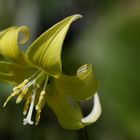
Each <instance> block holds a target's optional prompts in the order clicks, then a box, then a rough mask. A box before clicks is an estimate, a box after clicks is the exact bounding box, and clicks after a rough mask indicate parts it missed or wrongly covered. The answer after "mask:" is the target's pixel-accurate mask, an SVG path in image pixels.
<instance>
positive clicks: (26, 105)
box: [23, 95, 32, 115]
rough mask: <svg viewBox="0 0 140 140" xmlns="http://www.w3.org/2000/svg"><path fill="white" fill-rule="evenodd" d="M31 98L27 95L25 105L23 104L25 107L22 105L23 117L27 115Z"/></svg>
mask: <svg viewBox="0 0 140 140" xmlns="http://www.w3.org/2000/svg"><path fill="white" fill-rule="evenodd" d="M31 98H32V96H31V95H29V96H28V98H27V101H26V103H25V105H24V109H23V115H26V114H27V111H28V108H29V105H30V103H31Z"/></svg>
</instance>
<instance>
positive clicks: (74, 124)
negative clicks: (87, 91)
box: [46, 90, 83, 129]
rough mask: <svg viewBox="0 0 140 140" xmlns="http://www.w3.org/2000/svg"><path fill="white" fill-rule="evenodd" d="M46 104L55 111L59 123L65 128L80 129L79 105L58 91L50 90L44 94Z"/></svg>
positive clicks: (81, 125)
mask: <svg viewBox="0 0 140 140" xmlns="http://www.w3.org/2000/svg"><path fill="white" fill-rule="evenodd" d="M46 100H47V104H48V105H49V106H50V108H51V109H52V110H53V111H54V112H55V114H56V115H57V118H58V120H59V123H60V124H61V125H62V126H63V127H64V128H67V129H80V128H82V127H83V124H82V123H81V119H82V112H81V109H80V107H79V105H78V104H77V103H76V102H74V101H73V100H72V99H70V98H68V97H67V96H66V95H64V94H62V93H61V92H60V91H57V90H54V91H53V90H52V91H51V92H50V93H49V94H47V96H46Z"/></svg>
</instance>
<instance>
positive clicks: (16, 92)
mask: <svg viewBox="0 0 140 140" xmlns="http://www.w3.org/2000/svg"><path fill="white" fill-rule="evenodd" d="M19 93H20V90H16V91H14V92H13V93H12V94H11V95H10V96H9V97H8V98H7V99H6V101H5V102H4V104H3V107H5V106H6V105H7V103H8V102H9V101H10V100H11V98H12V97H14V96H16V95H18V94H19Z"/></svg>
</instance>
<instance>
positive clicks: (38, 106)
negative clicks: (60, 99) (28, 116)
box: [35, 90, 46, 125]
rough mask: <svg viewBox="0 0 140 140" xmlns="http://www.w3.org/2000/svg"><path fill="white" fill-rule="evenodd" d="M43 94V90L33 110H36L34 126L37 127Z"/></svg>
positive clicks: (42, 103)
mask: <svg viewBox="0 0 140 140" xmlns="http://www.w3.org/2000/svg"><path fill="white" fill-rule="evenodd" d="M45 94H46V92H45V91H44V90H43V91H41V93H40V96H39V101H38V103H37V105H36V107H35V109H36V123H35V125H37V124H38V122H39V120H40V113H41V110H42V108H43V106H44V103H45V102H44V95H45Z"/></svg>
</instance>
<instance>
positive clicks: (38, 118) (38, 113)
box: [35, 110, 41, 125]
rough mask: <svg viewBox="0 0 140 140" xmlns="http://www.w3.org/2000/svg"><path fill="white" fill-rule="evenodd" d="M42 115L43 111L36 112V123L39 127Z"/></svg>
mask: <svg viewBox="0 0 140 140" xmlns="http://www.w3.org/2000/svg"><path fill="white" fill-rule="evenodd" d="M40 113H41V110H37V111H36V121H35V125H38V123H39V120H40Z"/></svg>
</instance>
